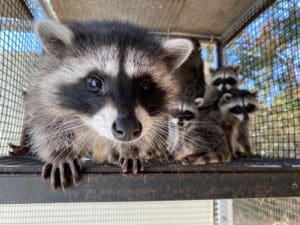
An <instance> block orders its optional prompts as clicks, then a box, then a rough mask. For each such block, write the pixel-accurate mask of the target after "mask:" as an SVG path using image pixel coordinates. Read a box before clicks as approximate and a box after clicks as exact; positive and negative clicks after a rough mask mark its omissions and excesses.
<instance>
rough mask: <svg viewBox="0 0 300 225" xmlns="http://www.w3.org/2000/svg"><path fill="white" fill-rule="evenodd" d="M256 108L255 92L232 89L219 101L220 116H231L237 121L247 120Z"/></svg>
mask: <svg viewBox="0 0 300 225" xmlns="http://www.w3.org/2000/svg"><path fill="white" fill-rule="evenodd" d="M257 108H258V102H257V91H248V90H240V89H232V90H231V91H230V92H228V93H225V94H224V95H223V96H222V97H221V98H220V101H219V109H220V111H221V112H222V114H224V115H229V116H233V117H234V118H236V119H238V120H239V121H247V120H249V119H250V118H251V116H252V115H253V113H254V112H255V111H256V110H257Z"/></svg>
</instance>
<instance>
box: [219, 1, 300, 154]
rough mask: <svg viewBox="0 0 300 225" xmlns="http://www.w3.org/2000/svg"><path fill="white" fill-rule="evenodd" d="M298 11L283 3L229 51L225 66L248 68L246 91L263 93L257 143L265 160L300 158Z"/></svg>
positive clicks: (244, 81)
mask: <svg viewBox="0 0 300 225" xmlns="http://www.w3.org/2000/svg"><path fill="white" fill-rule="evenodd" d="M299 12H300V4H299V1H297V0H288V1H287V0H278V1H276V2H275V3H274V5H272V6H271V7H270V8H269V9H267V10H266V11H265V12H264V13H263V14H261V15H260V16H259V17H258V18H256V19H255V20H254V21H253V22H251V24H249V26H247V27H246V28H245V29H244V30H243V31H242V32H241V33H240V34H239V35H238V36H237V37H235V38H234V39H232V40H231V41H230V42H229V43H228V44H227V45H226V46H225V48H224V58H225V64H241V65H242V66H243V67H242V71H241V74H240V79H241V81H242V87H244V88H248V89H251V88H258V89H259V90H260V93H259V97H260V103H261V104H260V111H259V112H258V113H257V115H256V117H255V120H254V121H253V133H252V136H253V138H252V140H253V146H254V149H255V151H256V152H257V153H259V154H260V155H262V156H264V157H269V158H300V119H299V118H300V86H299V83H300V68H299V64H300V44H299V31H300V30H299V20H300V13H299ZM245 16H247V15H245Z"/></svg>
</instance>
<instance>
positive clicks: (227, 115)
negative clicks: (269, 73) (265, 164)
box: [219, 89, 258, 157]
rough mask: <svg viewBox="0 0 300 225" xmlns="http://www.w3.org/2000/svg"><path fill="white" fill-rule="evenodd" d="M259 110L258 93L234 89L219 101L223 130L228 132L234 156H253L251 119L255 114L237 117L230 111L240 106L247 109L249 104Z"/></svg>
mask: <svg viewBox="0 0 300 225" xmlns="http://www.w3.org/2000/svg"><path fill="white" fill-rule="evenodd" d="M249 103H251V104H253V105H255V106H256V108H255V111H256V110H257V108H258V101H257V91H247V90H239V89H233V90H232V91H231V92H229V93H225V94H224V95H223V96H222V97H221V98H220V100H219V108H220V111H221V114H222V123H223V129H224V130H225V131H226V134H227V138H228V142H229V143H230V146H231V151H232V154H233V155H234V156H237V153H242V154H244V155H245V156H247V157H249V156H251V154H252V152H251V140H250V138H251V135H250V130H251V117H252V116H253V114H254V112H255V111H253V112H251V113H248V114H247V115H248V117H247V118H245V117H244V116H240V115H235V114H233V113H232V112H230V111H229V109H230V108H232V107H234V106H236V105H238V106H241V107H242V108H245V107H246V105H247V104H249Z"/></svg>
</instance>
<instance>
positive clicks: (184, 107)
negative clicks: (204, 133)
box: [169, 102, 197, 131]
mask: <svg viewBox="0 0 300 225" xmlns="http://www.w3.org/2000/svg"><path fill="white" fill-rule="evenodd" d="M196 119H197V108H196V104H195V105H191V104H186V103H184V102H178V103H177V106H176V107H175V108H174V109H173V110H172V113H171V117H170V119H169V123H170V125H171V129H172V128H173V129H179V130H182V131H189V130H191V129H193V127H194V126H195V125H196Z"/></svg>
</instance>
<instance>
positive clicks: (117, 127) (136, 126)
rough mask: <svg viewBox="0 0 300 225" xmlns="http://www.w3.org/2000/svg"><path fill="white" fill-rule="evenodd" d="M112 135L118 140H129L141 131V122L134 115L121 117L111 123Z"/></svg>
mask: <svg viewBox="0 0 300 225" xmlns="http://www.w3.org/2000/svg"><path fill="white" fill-rule="evenodd" d="M112 133H113V135H114V137H115V138H116V139H118V140H120V141H131V140H134V139H136V138H138V137H139V136H140V135H141V133H142V124H141V123H140V122H139V121H138V120H137V119H136V118H135V117H125V118H124V117H123V118H122V117H121V118H118V119H116V120H115V122H114V123H113V125H112Z"/></svg>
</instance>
